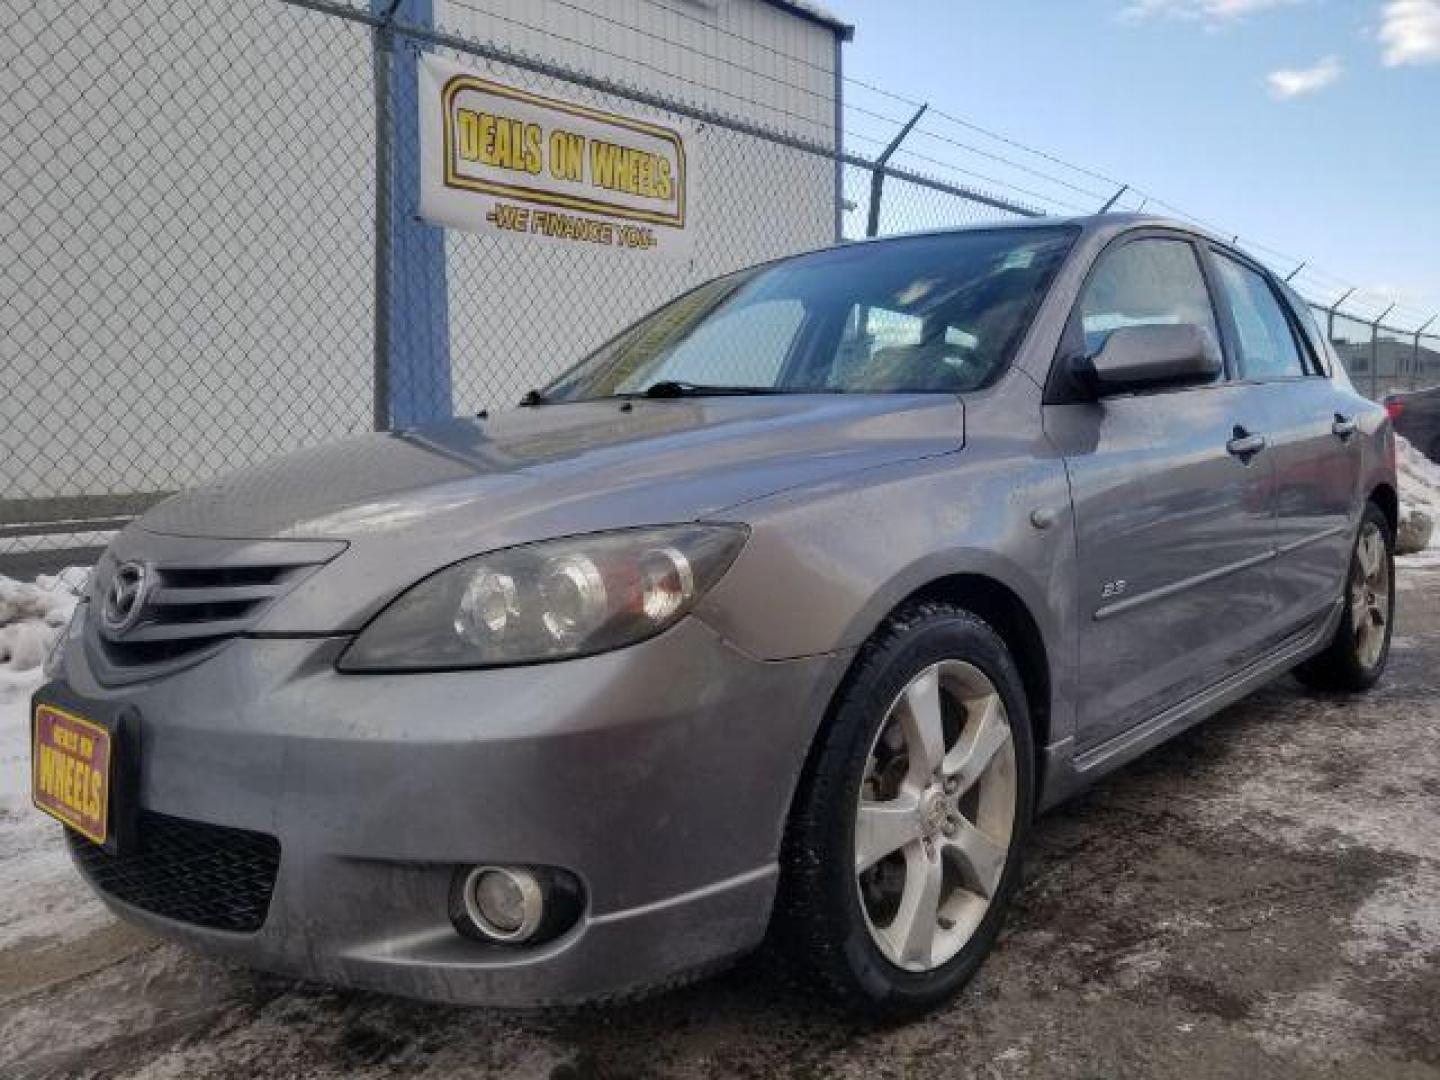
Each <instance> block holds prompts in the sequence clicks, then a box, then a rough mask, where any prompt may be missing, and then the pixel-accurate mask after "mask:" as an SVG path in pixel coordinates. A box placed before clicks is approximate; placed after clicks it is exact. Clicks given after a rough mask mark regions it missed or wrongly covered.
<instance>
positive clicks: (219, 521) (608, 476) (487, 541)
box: [131, 394, 964, 632]
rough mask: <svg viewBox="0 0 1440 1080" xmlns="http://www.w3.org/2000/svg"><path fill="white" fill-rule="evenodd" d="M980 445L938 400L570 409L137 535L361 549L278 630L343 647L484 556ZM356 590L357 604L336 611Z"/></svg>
mask: <svg viewBox="0 0 1440 1080" xmlns="http://www.w3.org/2000/svg"><path fill="white" fill-rule="evenodd" d="M963 441H964V413H963V409H962V406H961V404H960V401H959V399H958V398H955V397H951V396H939V395H933V394H931V395H903V396H900V395H885V396H879V395H876V396H870V395H866V396H858V395H849V396H841V395H831V394H826V395H783V396H781V395H775V396H760V397H729V398H707V399H703V400H702V399H683V400H637V401H633V402H623V403H621V402H615V401H607V402H584V403H575V404H553V405H544V406H539V407H536V408H529V409H520V410H516V411H513V412H509V413H505V414H502V415H499V416H497V417H495V418H493V419H488V420H481V419H474V420H454V421H450V422H448V423H445V424H441V425H437V426H435V427H430V428H422V429H417V430H413V431H403V432H396V433H390V434H373V435H366V436H361V437H358V438H353V439H349V440H345V441H343V442H339V443H335V444H332V445H330V446H325V447H320V448H317V449H314V450H307V451H302V452H299V453H295V454H291V455H288V456H286V457H283V458H280V459H278V460H276V461H274V462H271V463H269V464H266V465H262V466H259V467H257V468H253V469H248V470H245V471H242V472H239V473H235V474H233V475H231V476H229V477H226V478H223V479H221V480H217V481H215V482H214V483H211V484H208V485H205V486H203V487H200V488H197V489H195V490H193V491H189V492H186V493H183V494H181V495H177V496H175V497H173V498H171V499H168V500H166V501H165V502H163V503H161V504H160V505H158V506H156V507H154V508H153V509H152V510H150V511H149V512H148V513H147V514H145V515H144V517H142V518H141V519H140V521H139V522H137V523H136V525H134V526H132V527H131V528H132V530H135V532H151V533H161V534H166V535H170V536H189V537H204V538H226V539H231V540H234V539H246V540H277V539H280V540H285V539H288V540H306V539H315V540H320V539H327V540H343V541H346V542H347V545H348V550H347V551H346V552H345V554H344V555H342V556H341V557H340V558H338V559H337V560H336V562H335V565H334V566H332V567H329V568H327V569H326V571H325V572H324V573H322V574H320V575H317V576H316V578H314V579H313V581H314V584H313V586H312V585H310V584H309V583H307V585H306V586H304V587H302V589H301V590H300V591H301V592H316V591H322V590H321V589H320V587H321V586H322V585H323V586H324V589H323V591H324V592H327V593H329V594H330V599H329V600H327V601H325V602H324V603H323V604H322V606H326V607H329V608H331V609H335V610H330V611H328V612H324V613H322V612H319V611H315V612H313V613H312V614H305V613H304V612H303V610H302V609H303V607H304V604H297V603H291V602H288V601H287V602H286V603H283V604H280V605H278V606H277V607H276V609H275V610H274V612H273V613H272V617H271V618H269V619H267V620H266V623H265V625H264V626H263V629H265V630H267V631H271V632H298V631H301V630H304V631H309V630H312V629H314V628H316V627H321V626H323V627H324V628H325V629H326V630H327V631H330V630H335V629H340V628H342V627H348V626H350V625H351V624H353V623H354V622H355V620H356V619H358V618H361V617H363V616H365V615H367V614H368V613H369V612H370V611H371V610H373V609H374V607H375V606H376V605H377V604H378V603H380V602H383V601H384V600H388V598H389V597H390V596H391V595H393V594H394V593H395V592H396V591H398V589H401V588H404V587H406V586H408V585H409V584H410V583H413V582H414V581H415V580H417V579H418V578H419V577H421V576H424V575H425V574H427V573H429V572H431V571H433V570H435V569H438V568H439V567H441V566H444V565H448V564H449V563H451V562H454V561H457V560H459V559H463V558H465V557H467V556H470V555H475V554H479V553H482V552H485V551H490V550H495V549H497V548H501V547H507V546H511V545H513V544H518V543H526V542H530V541H534V540H540V539H548V538H550V537H555V536H564V535H573V534H576V533H584V532H593V531H598V530H601V529H609V528H622V527H626V526H634V525H649V524H662V523H666V522H677V521H693V520H696V519H699V518H705V517H716V516H720V517H724V516H725V514H726V511H728V510H731V509H733V508H735V507H737V506H738V505H739V504H741V503H745V502H748V501H750V500H753V499H758V498H762V497H764V496H766V495H770V494H773V493H775V492H777V491H781V490H786V489H789V488H795V487H802V486H806V485H810V484H815V483H821V482H824V481H826V480H831V479H834V478H837V477H842V476H846V475H850V474H853V473H855V472H857V471H860V470H863V469H868V468H874V467H876V466H880V465H885V464H890V463H894V462H897V461H904V460H911V459H915V458H920V457H927V456H931V455H935V454H942V453H948V452H952V451H954V450H957V449H959V448H960V446H961V445H962V444H963ZM737 516H739V517H741V518H743V515H737ZM131 539H132V540H133V539H135V536H134V534H133V533H132V537H131ZM345 579H350V581H349V582H348V583H347V581H346V580H345ZM347 589H348V590H353V595H354V597H355V599H354V601H353V602H342V601H339V600H337V599H335V597H336V594H337V592H338V593H342V594H343V593H345V592H346V591H347ZM312 606H313V604H312ZM339 607H345V608H347V610H346V611H344V612H341V611H340V610H338V608H339ZM337 619H338V620H339V621H338V622H337V621H336V620H337Z"/></svg>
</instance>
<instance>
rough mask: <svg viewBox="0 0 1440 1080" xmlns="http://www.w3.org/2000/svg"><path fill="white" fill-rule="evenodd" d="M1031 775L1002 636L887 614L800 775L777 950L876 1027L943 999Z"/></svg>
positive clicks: (989, 895)
mask: <svg viewBox="0 0 1440 1080" xmlns="http://www.w3.org/2000/svg"><path fill="white" fill-rule="evenodd" d="M1033 770H1034V765H1033V748H1032V738H1031V730H1030V720H1029V709H1028V706H1027V704H1026V700H1025V692H1024V687H1023V684H1022V682H1021V680H1020V676H1019V672H1018V670H1017V669H1016V666H1015V662H1014V660H1013V659H1012V658H1011V656H1010V653H1009V651H1008V650H1007V649H1006V647H1005V643H1004V642H1003V641H1002V640H1001V638H1000V637H999V635H997V634H996V633H995V631H994V630H993V629H991V628H990V626H989V625H987V624H986V623H985V622H984V621H982V620H981V619H979V618H977V617H976V616H974V615H972V614H971V613H969V612H967V611H964V610H962V609H960V608H958V607H954V606H951V605H949V604H942V603H925V604H917V605H915V606H913V607H910V608H908V609H906V610H904V611H902V612H900V613H899V614H897V615H896V616H895V617H894V618H892V619H891V620H890V622H889V623H887V624H886V626H885V627H883V628H882V629H881V630H880V631H879V632H878V633H877V634H876V636H875V638H874V639H872V640H871V642H870V643H869V644H867V645H866V646H865V647H864V649H862V650H861V653H860V656H859V657H858V658H857V659H856V662H855V667H854V669H853V671H852V672H851V675H850V677H849V679H848V680H847V683H846V686H845V688H844V690H843V691H842V693H841V695H840V697H839V699H838V700H837V702H836V705H835V707H834V709H833V710H832V714H831V717H830V719H829V721H828V722H827V725H826V727H825V728H824V730H822V731H821V733H820V736H819V741H818V743H817V745H816V747H815V749H814V751H813V752H812V754H811V758H810V761H809V762H808V763H807V765H806V769H805V776H804V778H803V779H802V782H801V785H800V790H799V791H798V792H797V793H796V798H795V808H794V811H793V813H792V815H791V821H790V825H789V828H788V830H787V832H786V837H785V857H784V868H783V870H784V872H783V877H782V882H781V895H780V902H779V907H778V909H777V917H776V920H775V925H774V928H773V931H774V932H773V935H772V936H773V938H774V943H775V944H776V945H777V946H779V947H782V948H784V949H785V950H786V951H788V952H790V953H791V954H792V955H793V956H794V957H795V958H796V959H798V960H799V961H800V962H801V964H802V965H803V966H804V967H806V968H808V969H809V970H810V971H811V972H812V973H813V974H814V975H815V976H816V977H817V978H818V980H819V981H820V982H821V983H822V985H824V986H825V987H826V988H827V989H829V990H830V991H832V992H833V993H834V995H835V996H837V997H838V998H839V999H840V1000H841V1001H842V1002H843V1003H844V1004H846V1005H848V1006H850V1007H852V1008H854V1009H856V1010H857V1011H860V1012H863V1013H865V1014H867V1015H869V1016H872V1017H880V1018H903V1017H909V1016H915V1015H918V1014H919V1013H921V1012H923V1011H925V1010H926V1009H929V1008H931V1007H932V1006H934V1005H936V1004H938V1003H939V1002H942V1001H944V1000H945V999H947V998H949V997H950V996H952V995H953V994H954V993H955V992H956V991H957V990H959V988H960V987H961V986H962V985H964V983H965V982H966V980H968V979H969V978H970V976H971V975H973V974H974V973H975V971H976V969H977V968H978V967H979V966H980V963H981V961H982V960H984V958H985V954H986V953H987V952H989V950H990V947H991V946H992V945H993V943H994V941H995V938H996V936H997V935H998V933H999V930H1000V923H1001V919H1002V917H1003V914H1004V908H1005V903H1006V899H1007V897H1008V896H1009V894H1010V892H1011V891H1012V889H1013V888H1014V885H1015V882H1016V881H1017V880H1018V876H1019V867H1020V858H1019V851H1020V848H1021V846H1022V844H1023V841H1024V837H1025V833H1026V831H1027V829H1028V826H1029V821H1030V815H1031V810H1032V799H1033V784H1034V780H1033Z"/></svg>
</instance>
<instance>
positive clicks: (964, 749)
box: [941, 694, 1010, 793]
mask: <svg viewBox="0 0 1440 1080" xmlns="http://www.w3.org/2000/svg"><path fill="white" fill-rule="evenodd" d="M970 704H971V707H972V708H973V709H974V710H975V711H974V713H972V715H971V717H970V720H969V722H968V723H967V724H966V725H965V731H964V732H963V733H962V734H961V736H960V741H959V742H958V743H957V744H956V746H955V748H954V749H953V750H951V751H950V753H948V754H947V755H945V762H944V764H943V765H942V766H941V768H942V771H943V772H944V773H945V775H947V776H951V777H954V778H955V779H956V780H957V781H958V782H959V790H960V792H961V793H964V792H966V791H969V790H970V788H971V787H973V786H974V784H975V781H977V780H979V779H980V776H981V774H982V773H984V771H985V769H986V768H987V767H988V766H989V764H990V762H991V761H993V760H994V759H995V755H996V754H998V753H999V752H1000V749H1001V747H1003V746H1004V745H1005V744H1006V743H1008V742H1009V741H1010V725H1009V723H1008V722H1007V721H1006V719H1005V706H1004V704H1003V703H1002V702H1001V700H1000V695H999V694H991V695H990V696H989V697H987V698H984V699H983V701H980V702H972V703H970Z"/></svg>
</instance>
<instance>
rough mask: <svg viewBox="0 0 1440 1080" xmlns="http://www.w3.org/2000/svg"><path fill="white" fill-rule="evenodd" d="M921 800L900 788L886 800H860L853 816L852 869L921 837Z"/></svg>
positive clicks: (867, 865) (859, 868)
mask: <svg viewBox="0 0 1440 1080" xmlns="http://www.w3.org/2000/svg"><path fill="white" fill-rule="evenodd" d="M921 831H922V830H921V827H920V801H919V800H918V799H916V798H915V797H914V796H913V795H911V794H910V793H908V792H904V791H902V792H901V793H900V796H899V798H896V799H891V800H888V801H886V802H862V803H861V804H860V813H859V815H858V816H857V817H856V819H855V872H856V873H857V874H859V873H864V872H865V871H866V870H869V869H870V868H871V867H872V866H874V865H875V864H876V863H877V862H879V861H880V860H881V859H883V858H885V856H887V855H889V854H891V853H892V852H895V851H899V850H900V849H901V848H902V847H904V846H905V845H906V844H909V843H913V842H914V841H916V840H919V839H920V833H921Z"/></svg>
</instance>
